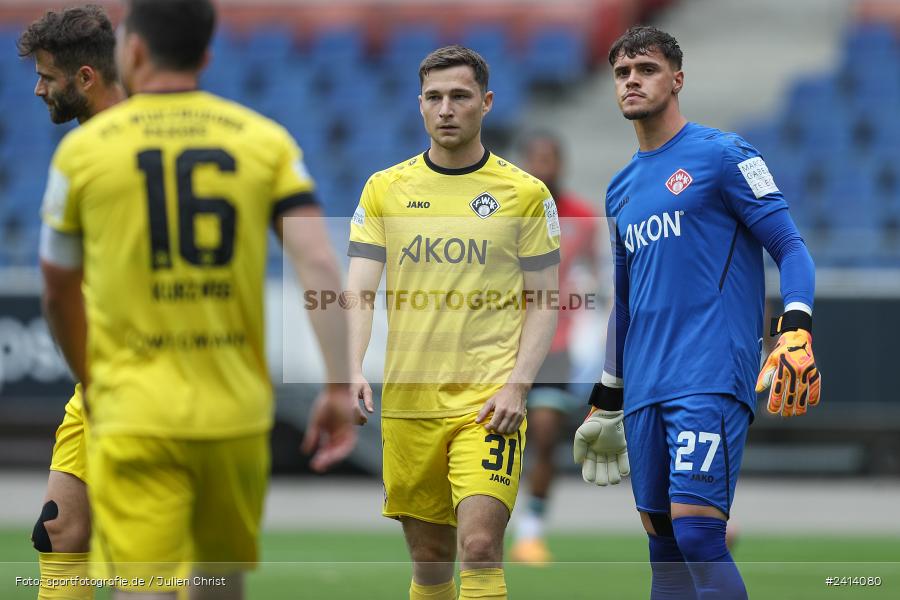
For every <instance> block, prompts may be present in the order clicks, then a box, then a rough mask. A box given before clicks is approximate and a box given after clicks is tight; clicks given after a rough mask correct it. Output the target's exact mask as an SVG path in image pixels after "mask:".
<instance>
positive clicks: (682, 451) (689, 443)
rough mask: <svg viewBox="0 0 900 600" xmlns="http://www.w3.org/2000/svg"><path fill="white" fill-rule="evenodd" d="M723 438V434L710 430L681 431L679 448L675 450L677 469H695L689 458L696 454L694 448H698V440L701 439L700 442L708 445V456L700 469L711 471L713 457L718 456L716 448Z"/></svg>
mask: <svg viewBox="0 0 900 600" xmlns="http://www.w3.org/2000/svg"><path fill="white" fill-rule="evenodd" d="M721 439H722V436H720V435H719V434H718V433H710V432H709V431H698V432H696V433H695V432H693V431H682V432H681V433H679V434H678V444H679V448H678V450H677V451H676V452H675V470H676V471H693V470H694V463H693V462H692V461H691V460H687V459H688V458H690V457H691V456H692V455H693V454H694V450H695V449H697V442H698V441H699V442H700V444H705V445H706V457H705V458H704V459H703V464H701V465H700V470H701V471H702V472H704V473H706V472H707V471H709V468H710V466H712V461H713V458H714V457H715V456H716V450H718V449H719V442H720V441H721ZM682 444H683V445H682Z"/></svg>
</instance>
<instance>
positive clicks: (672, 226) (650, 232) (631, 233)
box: [625, 210, 684, 252]
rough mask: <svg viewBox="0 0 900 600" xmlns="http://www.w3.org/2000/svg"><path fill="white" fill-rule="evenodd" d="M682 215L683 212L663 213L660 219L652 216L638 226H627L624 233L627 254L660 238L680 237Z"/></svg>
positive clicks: (657, 216)
mask: <svg viewBox="0 0 900 600" xmlns="http://www.w3.org/2000/svg"><path fill="white" fill-rule="evenodd" d="M683 214H684V211H683V210H679V211H675V212H674V213H671V214H669V213H663V215H662V217H660V216H659V215H653V216H652V217H650V218H649V219H647V220H645V221H641V222H640V223H639V224H638V225H634V224H632V225H629V226H628V229H627V230H626V231H625V247H626V248H627V249H628V251H629V252H634V251H635V250H636V249H638V248H640V247H642V246H647V245H648V244H649V243H650V242H655V241H656V240H658V239H659V238H661V237H669V236H670V235H673V236H675V237H681V215H683ZM644 236H646V237H644ZM648 240H649V241H648Z"/></svg>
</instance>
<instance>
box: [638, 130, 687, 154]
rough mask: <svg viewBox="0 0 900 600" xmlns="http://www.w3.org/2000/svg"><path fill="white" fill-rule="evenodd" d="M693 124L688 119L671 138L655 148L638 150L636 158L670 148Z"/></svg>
mask: <svg viewBox="0 0 900 600" xmlns="http://www.w3.org/2000/svg"><path fill="white" fill-rule="evenodd" d="M693 126H694V124H693V123H691V122H690V121H688V122H687V123H685V124H684V126H683V127H682V128H681V130H680V131H679V132H678V133H676V134H675V135H674V136H673V137H672V139H670V140H669V141H668V142H666V143H665V144H663V145H662V146H660V147H659V148H657V149H656V150H648V151H646V152H641V151H640V150H638V153H637V156H638V158H644V157H646V156H653V155H654V154H659V153H660V152H665V151H666V150H668V149H669V148H671V147H672V146H674V145H675V144H677V143H678V141H679V140H680V139H681V138H683V137H684V136H685V134H686V133H687V132H688V130H689V129H690V128H692V127H693Z"/></svg>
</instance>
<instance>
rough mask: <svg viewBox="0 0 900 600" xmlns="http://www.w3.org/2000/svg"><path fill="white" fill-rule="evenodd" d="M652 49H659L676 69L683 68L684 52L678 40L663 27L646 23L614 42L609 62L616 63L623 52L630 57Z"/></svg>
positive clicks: (610, 50)
mask: <svg viewBox="0 0 900 600" xmlns="http://www.w3.org/2000/svg"><path fill="white" fill-rule="evenodd" d="M651 50H658V51H659V52H660V54H662V55H663V56H665V57H666V59H667V60H668V61H669V64H670V65H672V67H673V68H674V69H675V70H676V71H680V70H681V61H682V60H683V59H684V54H683V53H682V52H681V46H679V45H678V40H676V39H675V38H673V37H672V36H671V35H669V34H668V33H666V32H665V31H662V30H661V29H657V28H656V27H649V26H646V25H637V26H635V27H632V28H631V29H629V30H628V31H626V32H625V33H624V34H622V37H620V38H619V39H617V40H616V41H615V42H613V45H612V47H611V48H610V49H609V64H610V65H614V64H615V63H616V60H617V59H618V58H619V56H620V55H622V54H624V55H625V56H627V57H628V58H634V57H635V56H637V55H638V54H647V53H648V52H650V51H651Z"/></svg>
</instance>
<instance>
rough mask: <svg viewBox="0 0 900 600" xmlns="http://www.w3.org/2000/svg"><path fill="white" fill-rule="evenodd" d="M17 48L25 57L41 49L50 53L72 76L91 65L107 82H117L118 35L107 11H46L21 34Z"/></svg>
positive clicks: (86, 8) (87, 8)
mask: <svg viewBox="0 0 900 600" xmlns="http://www.w3.org/2000/svg"><path fill="white" fill-rule="evenodd" d="M16 46H17V47H18V50H19V56H21V57H22V58H26V57H32V56H34V54H35V53H36V52H37V51H38V50H44V51H46V52H48V53H50V54H51V55H52V56H53V62H54V64H56V66H57V67H59V68H60V69H62V70H63V71H64V72H65V73H66V74H67V75H69V76H72V75H74V74H75V73H76V72H77V71H78V69H80V68H81V67H82V66H84V65H88V66H90V67H93V68H94V69H95V70H96V71H98V72H99V73H100V74H101V76H102V77H103V79H104V80H106V81H107V82H113V81H115V80H116V61H115V56H114V51H115V47H116V36H115V33H114V32H113V27H112V23H110V21H109V17H108V16H107V15H106V11H105V10H103V8H102V7H100V6H97V5H95V4H88V5H86V6H77V7H72V8H66V9H63V10H50V11H47V12H46V13H45V14H44V16H42V17H41V18H40V19H38V20H37V21H35V22H34V23H32V24H31V25H29V26H28V29H26V30H25V31H24V32H22V35H21V36H19V39H18V41H17V42H16Z"/></svg>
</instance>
